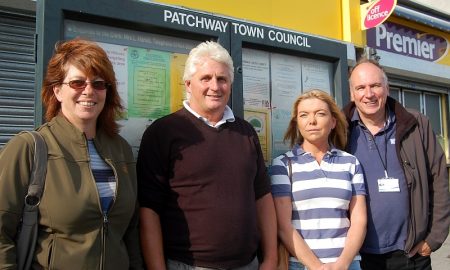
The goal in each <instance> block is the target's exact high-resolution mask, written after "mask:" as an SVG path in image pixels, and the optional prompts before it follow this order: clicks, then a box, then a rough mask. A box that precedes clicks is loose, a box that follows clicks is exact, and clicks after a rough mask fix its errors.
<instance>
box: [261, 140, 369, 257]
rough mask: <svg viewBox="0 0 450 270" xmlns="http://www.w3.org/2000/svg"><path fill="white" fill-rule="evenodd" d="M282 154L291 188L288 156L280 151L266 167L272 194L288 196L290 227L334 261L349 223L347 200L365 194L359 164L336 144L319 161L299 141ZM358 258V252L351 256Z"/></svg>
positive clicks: (319, 252) (342, 245) (339, 251)
mask: <svg viewBox="0 0 450 270" xmlns="http://www.w3.org/2000/svg"><path fill="white" fill-rule="evenodd" d="M286 155H287V156H288V157H290V158H291V162H292V182H293V184H292V191H291V183H290V180H289V176H288V166H289V165H288V159H287V157H286V156H284V155H281V156H279V157H277V158H275V159H274V160H273V162H272V166H271V167H270V170H269V174H270V176H271V185H272V195H273V196H274V197H282V196H289V197H291V198H292V225H293V226H294V228H295V229H296V230H297V231H298V233H299V234H300V235H301V236H302V237H303V238H304V239H305V241H306V243H307V244H308V246H309V247H310V248H311V250H312V251H313V252H314V254H315V255H316V256H317V257H318V258H319V259H320V260H321V261H322V262H323V263H329V262H335V261H336V260H337V259H338V257H339V256H340V255H341V253H342V250H343V248H344V245H345V240H346V237H347V232H348V229H349V227H350V220H349V212H348V210H349V205H350V200H351V199H352V196H356V195H366V190H365V185H364V176H363V173H362V168H361V165H360V164H359V161H358V160H357V159H356V157H355V156H353V155H351V154H349V153H347V152H344V151H341V150H339V149H336V148H332V149H331V150H330V151H328V152H327V153H326V154H325V155H324V157H323V159H322V161H321V163H320V164H319V163H318V162H317V161H316V159H315V158H314V157H313V156H312V155H311V154H310V153H308V152H305V151H304V150H303V149H302V148H301V147H300V146H299V145H295V146H294V148H293V149H292V150H291V151H288V152H286ZM359 259H360V257H359V255H358V256H356V257H355V260H359ZM291 260H292V261H297V260H296V259H295V258H291Z"/></svg>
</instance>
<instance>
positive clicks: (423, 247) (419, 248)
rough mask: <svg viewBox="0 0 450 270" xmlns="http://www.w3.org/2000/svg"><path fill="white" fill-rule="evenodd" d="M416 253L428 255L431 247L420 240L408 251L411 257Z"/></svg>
mask: <svg viewBox="0 0 450 270" xmlns="http://www.w3.org/2000/svg"><path fill="white" fill-rule="evenodd" d="M416 254H419V255H420V256H430V255H431V248H430V246H429V245H428V244H427V242H425V241H423V240H422V241H420V242H419V243H418V244H417V245H416V246H415V247H413V248H412V249H411V251H410V252H409V253H408V256H409V257H412V256H414V255H416Z"/></svg>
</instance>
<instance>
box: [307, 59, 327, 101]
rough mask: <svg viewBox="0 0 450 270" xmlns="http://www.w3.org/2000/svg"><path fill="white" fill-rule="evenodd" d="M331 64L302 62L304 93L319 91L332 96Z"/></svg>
mask: <svg viewBox="0 0 450 270" xmlns="http://www.w3.org/2000/svg"><path fill="white" fill-rule="evenodd" d="M331 70H332V66H331V63H327V62H323V61H318V60H312V59H303V60H302V74H303V76H302V83H303V91H304V92H306V91H308V90H311V89H319V90H322V91H325V92H327V93H328V94H331Z"/></svg>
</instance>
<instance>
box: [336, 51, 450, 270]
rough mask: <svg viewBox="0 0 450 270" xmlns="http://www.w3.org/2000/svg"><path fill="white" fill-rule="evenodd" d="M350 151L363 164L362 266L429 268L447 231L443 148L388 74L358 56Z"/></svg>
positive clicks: (349, 109)
mask: <svg viewBox="0 0 450 270" xmlns="http://www.w3.org/2000/svg"><path fill="white" fill-rule="evenodd" d="M349 83H350V96H351V100H352V102H351V103H350V104H348V105H347V106H346V107H345V108H344V112H345V114H346V117H347V120H348V123H349V143H348V147H347V150H348V151H349V152H350V153H351V154H353V155H355V156H356V157H357V158H358V159H359V161H360V162H361V165H362V166H363V168H364V173H365V177H366V188H367V193H368V196H367V206H368V228H367V235H366V239H365V241H364V244H363V246H362V248H361V256H362V261H361V267H362V269H364V270H366V269H370V270H371V269H376V270H382V269H393V270H394V269H395V270H403V269H405V270H406V269H431V259H430V254H431V252H432V251H435V250H437V249H438V248H439V247H440V246H441V245H442V243H443V242H444V240H445V239H446V237H447V235H448V233H449V225H450V195H449V186H448V181H449V179H448V173H447V168H446V159H445V155H444V152H443V150H442V148H441V146H440V144H439V142H438V141H437V139H436V136H435V134H434V133H433V130H432V128H431V125H430V123H429V121H428V119H427V118H426V117H425V116H424V115H422V114H420V113H418V112H416V111H410V110H407V109H405V108H404V107H403V106H402V105H401V104H400V103H398V102H397V101H396V100H394V99H393V98H391V97H389V96H388V94H389V86H388V80H387V76H386V74H385V72H384V71H383V69H382V68H381V67H380V66H379V64H378V63H377V62H376V61H373V60H368V59H362V60H360V61H359V62H358V63H357V64H356V65H355V67H354V68H353V70H352V72H351V74H350V79H349Z"/></svg>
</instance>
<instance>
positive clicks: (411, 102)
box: [389, 87, 444, 138]
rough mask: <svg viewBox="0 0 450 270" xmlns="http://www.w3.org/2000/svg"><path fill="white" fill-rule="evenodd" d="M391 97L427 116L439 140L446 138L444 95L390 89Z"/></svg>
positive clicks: (398, 88)
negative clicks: (443, 107)
mask: <svg viewBox="0 0 450 270" xmlns="http://www.w3.org/2000/svg"><path fill="white" fill-rule="evenodd" d="M389 96H391V97H393V98H395V99H396V100H397V101H399V102H400V103H401V104H403V106H405V107H406V108H412V109H415V110H417V111H419V112H421V113H423V114H424V115H426V116H427V117H428V118H429V119H430V123H431V126H432V128H433V131H434V132H435V133H436V135H437V136H438V137H439V138H443V137H444V127H443V113H444V112H443V109H442V98H443V96H442V95H440V94H436V93H431V92H426V91H418V90H411V89H406V88H400V87H390V90H389Z"/></svg>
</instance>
